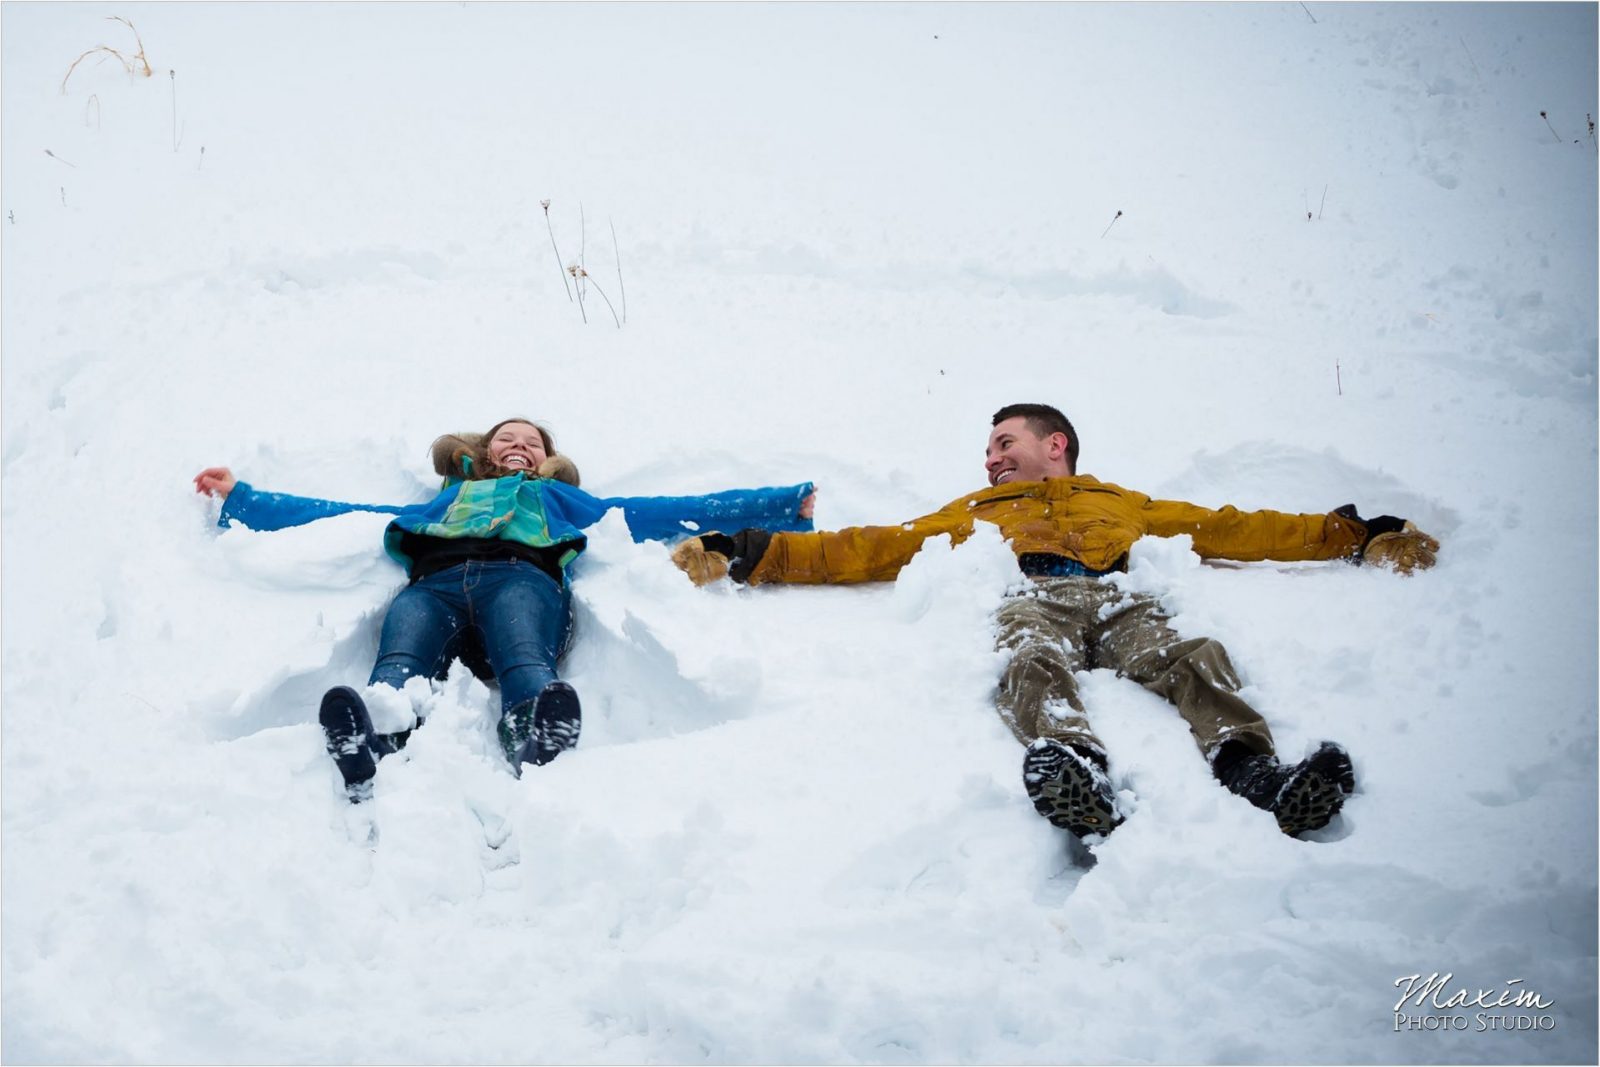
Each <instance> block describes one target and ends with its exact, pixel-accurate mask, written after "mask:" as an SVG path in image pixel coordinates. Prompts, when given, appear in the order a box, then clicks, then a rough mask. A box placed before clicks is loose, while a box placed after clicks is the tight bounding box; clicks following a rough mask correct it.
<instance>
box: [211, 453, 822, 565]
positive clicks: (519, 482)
mask: <svg viewBox="0 0 1600 1067" xmlns="http://www.w3.org/2000/svg"><path fill="white" fill-rule="evenodd" d="M812 488H813V486H812V483H810V482H802V483H801V484H799V485H788V486H777V487H772V488H766V489H732V490H729V491H727V492H722V493H709V494H707V495H705V496H654V497H652V496H646V497H597V496H591V495H590V494H588V493H586V492H584V491H583V490H582V489H579V488H577V487H576V486H572V485H568V484H567V483H565V482H559V481H555V480H553V479H549V478H536V477H533V476H530V475H524V474H508V475H506V476H505V477H503V478H480V479H474V480H471V481H459V480H452V481H449V482H447V483H446V484H445V487H444V488H443V489H441V490H440V491H439V495H437V496H435V497H434V498H433V499H432V500H430V501H428V502H427V503H424V504H408V505H404V506H400V505H394V504H347V503H344V502H342V501H338V500H320V499H317V498H315V497H304V496H290V495H288V494H286V493H264V492H261V491H259V490H257V489H255V488H253V487H251V486H250V484H249V483H247V482H239V483H238V484H236V485H235V486H234V487H233V492H231V493H229V494H228V499H227V500H226V501H224V502H223V505H222V516H221V517H220V518H219V519H218V520H217V525H219V526H223V527H227V526H230V525H232V524H233V523H236V522H237V523H239V524H240V525H241V526H246V527H248V528H250V529H252V530H282V529H286V528H288V527H290V526H301V525H304V524H305V523H308V522H314V521H316V520H317V519H325V518H328V517H329V516H332V515H344V514H347V513H348V512H352V511H375V512H380V513H382V514H385V515H393V516H395V519H394V521H393V522H391V523H390V524H389V528H388V529H387V530H386V531H385V532H384V536H383V546H384V548H385V550H387V551H388V553H389V555H390V556H392V557H394V559H396V560H397V561H399V563H400V564H401V565H402V566H404V567H405V568H406V569H407V570H410V568H411V558H410V557H409V556H407V555H406V554H405V553H404V552H402V551H401V550H400V543H401V539H402V536H403V535H404V534H407V533H413V534H421V535H424V536H427V537H443V538H454V537H480V538H498V539H501V540H506V541H513V542H515V543H517V544H521V545H526V546H528V547H530V548H552V547H558V548H561V549H564V551H562V552H561V553H560V555H559V557H558V559H559V562H560V565H561V569H562V570H563V571H565V570H566V569H567V568H568V567H569V566H570V565H571V563H572V561H573V560H575V559H577V558H578V555H579V553H581V552H582V551H583V549H584V546H585V545H586V544H587V543H588V541H587V538H585V537H584V535H583V534H582V532H581V531H582V530H584V529H585V528H587V527H589V526H593V525H594V524H595V523H597V522H599V521H600V519H601V517H602V516H603V515H605V513H606V512H607V511H609V510H610V509H611V508H621V509H622V513H623V516H624V517H625V518H626V519H627V522H628V530H629V532H631V533H632V534H633V539H634V540H635V541H647V540H656V541H665V540H671V539H673V538H677V537H684V536H689V535H692V534H697V533H706V532H708V531H711V530H729V531H732V530H739V529H743V528H745V527H749V526H754V527H759V528H761V529H763V530H794V531H805V530H810V529H811V528H812V524H811V520H810V519H802V518H800V517H799V511H800V502H801V501H803V500H804V499H805V498H806V497H807V496H808V495H809V494H810V493H811V491H812Z"/></svg>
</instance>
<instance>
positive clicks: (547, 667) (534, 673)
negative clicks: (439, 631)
mask: <svg viewBox="0 0 1600 1067" xmlns="http://www.w3.org/2000/svg"><path fill="white" fill-rule="evenodd" d="M469 566H470V567H473V568H480V570H479V573H478V576H477V577H476V579H475V580H474V579H469V581H468V582H467V586H468V590H469V592H468V595H469V597H470V599H471V612H472V621H473V623H474V624H475V626H476V628H477V630H478V631H479V632H480V633H481V634H482V636H483V647H484V651H485V652H486V653H487V655H488V658H489V663H490V665H491V666H492V667H493V668H494V673H495V676H496V677H497V678H499V680H500V698H501V699H500V709H501V710H500V725H499V731H498V732H499V735H500V744H501V746H502V747H503V748H504V749H505V753H506V758H507V759H509V760H510V761H511V764H512V766H513V767H517V768H520V767H521V765H522V764H524V763H532V764H535V765H539V764H544V763H548V762H550V761H551V760H552V759H554V758H555V757H556V756H557V755H558V754H560V753H561V752H564V751H565V750H567V749H569V748H571V747H573V746H574V745H576V744H577V743H578V732H579V730H580V728H581V726H582V721H583V713H582V710H581V708H580V705H579V702H578V694H577V693H576V692H575V691H574V690H573V688H572V687H571V686H570V685H568V684H567V683H565V682H562V681H559V680H557V678H556V660H557V658H558V657H559V656H560V654H561V652H562V649H563V647H564V646H565V644H566V640H567V636H568V634H569V633H570V626H571V617H572V601H571V596H570V594H569V593H568V591H567V588H566V587H565V586H564V585H558V584H557V583H556V581H555V579H553V578H551V577H550V576H549V575H548V574H546V573H544V572H543V571H541V570H540V569H539V568H537V567H535V566H533V565H531V564H527V563H520V562H517V563H506V562H496V563H485V564H470V565H469ZM519 773H520V772H519Z"/></svg>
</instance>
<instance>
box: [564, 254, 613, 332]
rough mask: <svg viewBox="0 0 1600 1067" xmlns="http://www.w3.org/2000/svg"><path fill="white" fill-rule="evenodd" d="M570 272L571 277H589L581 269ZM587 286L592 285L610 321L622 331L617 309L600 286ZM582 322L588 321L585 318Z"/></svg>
mask: <svg viewBox="0 0 1600 1067" xmlns="http://www.w3.org/2000/svg"><path fill="white" fill-rule="evenodd" d="M572 270H573V275H574V276H575V277H578V278H588V277H589V272H588V271H586V270H584V269H583V268H582V267H573V268H572ZM589 284H591V285H594V291H595V292H597V293H599V294H600V299H601V300H604V301H605V302H606V308H607V310H609V311H610V312H611V321H612V322H614V323H616V324H617V329H619V330H620V329H622V320H621V319H619V318H617V309H616V308H614V307H612V306H611V298H610V297H608V296H606V291H605V290H604V289H602V288H600V286H599V285H597V284H595V283H594V282H593V281H591V282H590V283H589ZM584 321H585V322H588V321H589V320H588V319H587V318H585V319H584Z"/></svg>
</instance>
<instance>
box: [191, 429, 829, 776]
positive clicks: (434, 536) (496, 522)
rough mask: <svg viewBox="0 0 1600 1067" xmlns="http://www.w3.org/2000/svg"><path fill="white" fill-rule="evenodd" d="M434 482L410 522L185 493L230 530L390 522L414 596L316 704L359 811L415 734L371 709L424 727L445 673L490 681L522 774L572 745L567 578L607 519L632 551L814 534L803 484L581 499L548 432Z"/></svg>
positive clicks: (208, 489) (495, 447)
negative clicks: (565, 669) (726, 536)
mask: <svg viewBox="0 0 1600 1067" xmlns="http://www.w3.org/2000/svg"><path fill="white" fill-rule="evenodd" d="M433 467H434V470H435V471H437V472H438V473H439V474H440V475H442V476H443V477H444V487H443V488H442V489H441V490H440V491H439V494H438V495H437V496H435V497H434V498H433V499H432V500H430V501H428V502H427V503H425V504H411V505H408V506H405V507H399V506H394V505H383V504H346V503H341V502H339V501H333V500H318V499H314V498H310V497H299V496H287V495H285V494H282V493H264V492H260V491H258V490H256V489H253V488H251V486H250V485H249V484H248V483H245V482H241V481H238V480H237V479H236V478H235V477H234V476H233V472H232V471H230V470H229V469H228V468H226V467H208V468H207V469H205V470H203V471H201V472H200V473H199V474H198V475H196V476H195V479H194V484H195V491H196V492H201V493H210V494H212V495H214V496H221V497H223V498H225V499H224V501H223V505H222V515H221V517H220V518H219V519H218V525H219V526H223V527H227V526H230V525H232V524H233V523H239V524H240V525H241V526H245V527H248V528H249V529H252V530H281V529H285V528H287V527H290V526H300V525H302V524H304V523H308V522H312V521H314V520H316V519H321V518H326V517H328V516H330V515H342V514H345V513H347V512H352V511H376V512H382V513H385V514H390V515H394V516H395V519H394V521H393V522H391V523H390V524H389V527H388V529H387V530H386V531H385V533H384V538H383V543H384V548H385V549H386V550H387V551H388V553H389V555H391V556H392V557H394V558H395V559H396V560H398V561H399V562H400V563H401V565H403V566H404V567H405V568H406V570H407V571H408V572H409V573H410V576H411V582H410V584H409V585H407V586H406V588H405V589H403V590H401V591H400V593H399V595H397V596H396V597H395V599H394V602H393V603H392V604H391V605H390V606H389V611H388V614H387V615H386V616H385V617H384V620H383V634H382V636H381V637H380V638H379V642H378V659H377V662H376V663H375V664H374V665H373V668H372V676H371V677H370V678H369V679H368V680H367V688H366V690H365V691H364V693H358V692H356V691H355V690H354V689H351V688H349V687H348V686H338V687H335V688H333V689H330V690H329V691H328V692H327V694H326V695H325V696H324V697H323V698H322V709H321V714H320V718H321V721H322V728H323V730H324V732H325V733H326V734H327V744H328V752H329V754H330V755H331V756H332V757H333V758H334V761H335V762H336V763H337V764H338V766H339V772H340V774H341V775H343V777H344V781H345V788H346V791H347V793H348V794H349V796H350V799H351V800H353V801H360V800H363V799H365V798H366V797H367V796H370V795H371V789H372V785H371V780H372V777H373V775H374V774H376V773H377V761H378V760H379V759H381V758H382V757H384V756H386V755H389V754H390V753H392V752H395V751H397V750H398V749H399V748H401V747H403V746H404V744H405V741H406V738H407V737H409V736H410V732H411V731H410V729H402V730H400V731H398V732H396V733H393V734H383V735H380V734H378V733H377V732H376V731H375V730H374V728H373V722H372V716H371V714H370V712H369V711H368V708H367V702H368V701H372V702H373V703H374V704H375V705H377V704H381V705H382V710H383V711H384V712H385V713H386V714H385V720H386V721H398V722H404V723H414V724H415V725H418V726H420V725H421V723H422V719H421V717H420V712H422V711H423V710H425V709H424V707H423V702H424V700H425V699H426V697H427V696H428V693H429V688H428V685H427V682H426V681H413V679H428V678H442V677H443V676H444V673H445V671H446V669H447V668H448V666H449V664H450V662H451V661H452V660H454V659H458V658H459V659H462V660H463V661H464V662H466V663H467V664H468V666H470V667H472V668H473V670H474V673H477V674H478V675H479V676H480V677H494V678H497V679H499V682H500V706H501V711H500V726H499V734H500V743H501V745H502V747H503V748H504V749H505V753H506V758H507V759H508V760H510V761H511V765H512V767H513V768H516V769H517V771H518V773H520V770H521V766H522V764H525V763H532V764H534V765H536V766H537V765H540V764H544V763H548V762H550V761H551V760H552V759H554V758H555V757H556V756H557V755H558V754H559V753H561V752H562V751H564V750H566V749H569V748H571V747H572V746H573V745H575V744H576V743H577V741H578V729H579V726H580V724H581V721H582V718H581V710H580V707H579V703H578V694H577V692H576V691H575V690H574V689H573V688H572V686H570V685H568V684H567V683H566V682H563V681H560V680H558V679H557V678H556V660H557V658H558V657H559V656H560V654H561V652H562V651H563V649H564V647H565V645H566V642H567V638H568V633H569V629H570V623H571V611H572V598H571V593H570V589H569V574H568V569H569V568H570V567H571V565H572V562H573V560H575V559H577V558H578V555H579V554H580V553H581V552H582V551H583V549H584V546H585V544H586V539H585V537H584V535H583V534H582V533H581V532H580V531H582V530H583V529H584V528H586V527H588V526H592V525H593V524H594V523H596V522H598V521H600V518H601V517H602V516H603V515H605V513H606V512H607V511H608V510H609V509H611V508H621V509H622V510H623V514H624V515H625V516H626V518H627V521H628V528H629V530H630V531H631V532H632V534H633V537H634V539H635V540H638V541H643V540H650V539H654V540H668V539H672V538H676V537H681V536H683V535H685V534H690V533H694V532H696V530H698V529H708V528H712V527H720V528H733V529H737V528H740V527H743V526H759V527H765V528H767V529H780V530H809V529H811V512H812V507H813V504H814V502H815V500H816V492H815V490H814V487H813V486H812V484H811V483H810V482H805V483H802V484H800V485H791V486H784V487H781V488H768V489H735V490H732V491H729V492H723V493H712V494H710V495H707V496H687V497H632V498H629V497H594V496H590V495H589V494H588V493H586V492H584V491H583V490H581V489H579V488H578V469H577V467H576V466H574V465H573V463H572V461H571V460H570V459H568V458H567V457H566V456H563V455H561V454H560V453H558V452H557V451H556V449H555V442H554V440H553V439H552V438H551V436H550V433H549V431H548V430H546V429H545V428H544V427H542V426H539V425H537V424H536V423H533V422H530V421H528V420H527V419H506V420H504V421H503V422H499V423H496V424H495V425H494V427H493V428H491V429H490V430H489V432H488V433H486V434H482V435H479V434H447V435H446V436H444V437H441V438H439V439H438V440H436V441H435V442H434V443H433ZM730 523H731V524H735V525H733V526H731V527H730V526H728V525H727V524H730ZM485 660H486V661H487V662H485ZM408 683H409V684H408Z"/></svg>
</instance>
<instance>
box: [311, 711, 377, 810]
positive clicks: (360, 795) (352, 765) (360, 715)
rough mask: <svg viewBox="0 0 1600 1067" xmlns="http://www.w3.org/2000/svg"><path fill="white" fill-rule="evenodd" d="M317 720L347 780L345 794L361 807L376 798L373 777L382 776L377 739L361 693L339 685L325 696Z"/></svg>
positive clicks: (329, 753)
mask: <svg viewBox="0 0 1600 1067" xmlns="http://www.w3.org/2000/svg"><path fill="white" fill-rule="evenodd" d="M317 717H318V719H320V720H321V722H322V733H323V735H324V740H325V742H326V744H327V748H328V755H330V756H332V757H333V762H334V763H336V764H338V767H339V774H340V776H342V777H343V778H344V790H345V794H346V795H347V796H349V797H350V801H351V803H353V804H359V803H361V802H362V801H363V800H365V799H367V798H368V797H370V796H371V795H372V776H373V775H375V774H377V773H378V755H377V752H376V751H375V750H374V746H375V743H376V739H375V738H374V737H373V734H372V716H370V715H369V714H367V705H366V703H365V702H364V701H362V699H361V694H360V693H357V692H356V691H355V690H354V689H351V688H350V687H349V686H347V685H340V686H335V687H334V688H332V689H330V690H328V691H327V693H325V694H323V697H322V710H321V712H320V713H319V714H318V716H317Z"/></svg>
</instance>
